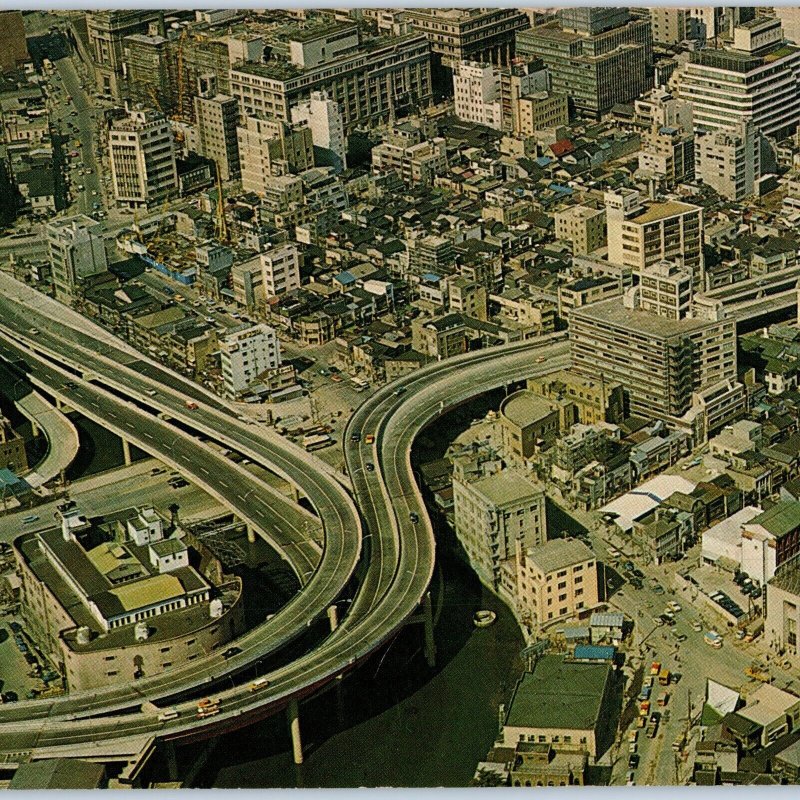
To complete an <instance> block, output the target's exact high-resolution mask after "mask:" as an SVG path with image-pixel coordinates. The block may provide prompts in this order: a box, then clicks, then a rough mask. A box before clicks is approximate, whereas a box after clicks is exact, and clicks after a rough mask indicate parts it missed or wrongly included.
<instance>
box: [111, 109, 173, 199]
mask: <svg viewBox="0 0 800 800" xmlns="http://www.w3.org/2000/svg"><path fill="white" fill-rule="evenodd" d="M108 149H109V156H110V161H111V181H112V187H113V191H114V199H115V200H116V202H117V205H120V206H124V207H126V208H132V209H143V208H153V207H156V206H159V205H161V204H162V203H164V202H165V201H166V200H169V199H170V198H171V197H173V196H174V195H175V194H176V193H177V191H178V171H177V168H176V164H175V145H174V142H173V138H172V129H171V128H170V126H169V123H168V122H167V120H166V119H165V118H164V115H163V114H161V113H159V112H158V111H153V110H149V109H140V108H136V109H132V110H131V111H130V112H129V114H128V117H127V118H126V119H121V120H115V121H114V122H112V123H111V126H110V128H109V133H108Z"/></svg>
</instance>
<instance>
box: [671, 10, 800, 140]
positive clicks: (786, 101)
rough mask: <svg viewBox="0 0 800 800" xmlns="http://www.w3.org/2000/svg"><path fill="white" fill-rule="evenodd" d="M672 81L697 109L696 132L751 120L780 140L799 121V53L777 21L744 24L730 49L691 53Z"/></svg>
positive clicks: (710, 48)
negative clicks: (787, 42) (787, 40)
mask: <svg viewBox="0 0 800 800" xmlns="http://www.w3.org/2000/svg"><path fill="white" fill-rule="evenodd" d="M711 10H713V9H711ZM673 81H674V85H675V89H676V91H677V94H678V96H679V97H680V98H682V99H683V100H688V101H689V102H691V103H692V104H693V106H694V125H695V129H697V128H706V129H709V130H720V129H723V128H731V127H735V126H736V125H738V124H739V123H740V122H742V121H743V120H745V119H751V120H752V121H753V122H754V123H755V125H756V127H757V128H758V129H759V130H760V132H761V133H762V134H764V135H765V136H774V137H778V138H780V137H783V136H786V135H788V134H791V133H793V132H794V130H795V129H796V128H797V125H798V122H800V91H798V83H799V82H800V49H799V48H797V47H794V46H791V45H788V44H786V43H785V42H784V40H783V31H782V29H781V23H780V20H777V19H773V18H769V17H767V18H763V17H762V18H758V19H754V20H751V21H750V22H747V23H745V24H743V25H739V26H738V27H736V28H735V30H734V37H733V45H732V46H730V47H724V48H714V47H706V48H703V49H701V50H698V51H696V52H693V53H691V54H690V60H689V62H688V63H686V64H685V65H684V66H683V67H682V68H681V69H680V70H679V71H678V72H677V73H676V74H675V76H674V77H673Z"/></svg>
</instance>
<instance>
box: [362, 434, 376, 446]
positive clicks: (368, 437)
mask: <svg viewBox="0 0 800 800" xmlns="http://www.w3.org/2000/svg"><path fill="white" fill-rule="evenodd" d="M374 441H375V434H374V433H368V434H367V435H366V436H365V437H364V444H372V443H373V442H374Z"/></svg>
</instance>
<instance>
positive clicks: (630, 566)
mask: <svg viewBox="0 0 800 800" xmlns="http://www.w3.org/2000/svg"><path fill="white" fill-rule="evenodd" d="M635 568H636V567H635V566H634V563H633V561H626V562H625V563H624V564H623V565H622V569H625V570H627V571H628V572H633V570H634V569H635Z"/></svg>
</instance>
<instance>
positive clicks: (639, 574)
mask: <svg viewBox="0 0 800 800" xmlns="http://www.w3.org/2000/svg"><path fill="white" fill-rule="evenodd" d="M631 572H632V573H633V574H634V575H635V576H636V577H637V578H644V572H642V571H641V570H640V569H632V570H631Z"/></svg>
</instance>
